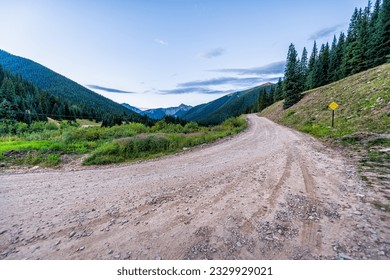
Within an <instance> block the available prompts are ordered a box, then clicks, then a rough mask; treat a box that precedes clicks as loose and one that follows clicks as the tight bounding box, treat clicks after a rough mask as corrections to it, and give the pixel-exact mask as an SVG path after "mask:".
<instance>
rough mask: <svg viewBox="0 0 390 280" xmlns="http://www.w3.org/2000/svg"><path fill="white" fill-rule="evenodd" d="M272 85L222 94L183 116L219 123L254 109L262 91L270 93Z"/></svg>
mask: <svg viewBox="0 0 390 280" xmlns="http://www.w3.org/2000/svg"><path fill="white" fill-rule="evenodd" d="M272 87H273V85H272V84H270V83H267V84H264V85H262V86H258V87H255V88H251V89H248V90H244V91H240V92H235V93H232V94H228V95H225V96H222V97H221V98H218V99H216V100H214V101H211V102H209V103H206V104H201V105H198V106H195V107H193V108H192V109H191V110H189V111H188V112H187V113H185V114H184V115H183V116H182V118H183V119H185V120H190V121H196V122H199V123H202V124H206V125H210V124H219V123H221V122H223V121H224V120H226V119H228V118H230V117H235V116H239V115H241V114H243V113H247V112H250V111H251V110H253V108H254V107H256V106H257V105H256V102H258V99H259V96H261V93H267V95H268V94H269V92H270V91H271V88H272ZM259 94H260V95H259Z"/></svg>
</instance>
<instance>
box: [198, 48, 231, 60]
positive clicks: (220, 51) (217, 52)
mask: <svg viewBox="0 0 390 280" xmlns="http://www.w3.org/2000/svg"><path fill="white" fill-rule="evenodd" d="M224 53H225V49H224V48H215V49H212V50H208V51H207V52H204V53H201V54H199V56H200V57H201V58H206V59H211V58H214V57H217V56H221V55H223V54H224Z"/></svg>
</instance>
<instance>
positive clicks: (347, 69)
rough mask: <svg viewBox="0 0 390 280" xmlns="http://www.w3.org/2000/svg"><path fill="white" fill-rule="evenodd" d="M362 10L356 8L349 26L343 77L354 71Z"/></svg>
mask: <svg viewBox="0 0 390 280" xmlns="http://www.w3.org/2000/svg"><path fill="white" fill-rule="evenodd" d="M360 16H361V11H360V12H359V10H358V9H357V8H355V10H354V12H353V15H352V17H351V22H350V24H349V27H348V34H347V39H346V43H345V52H344V55H343V62H342V78H344V77H347V76H349V75H351V74H352V73H354V53H355V50H356V45H357V26H358V22H359V17H360Z"/></svg>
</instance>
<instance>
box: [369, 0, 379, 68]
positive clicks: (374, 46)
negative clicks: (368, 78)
mask: <svg viewBox="0 0 390 280" xmlns="http://www.w3.org/2000/svg"><path fill="white" fill-rule="evenodd" d="M380 11H381V0H376V2H375V5H374V10H373V12H372V13H371V17H370V24H369V27H368V28H369V34H370V38H369V41H368V51H367V67H368V68H372V67H375V66H378V65H379V64H380V62H379V59H378V55H377V54H378V53H379V52H380V50H379V48H380V21H379V15H380Z"/></svg>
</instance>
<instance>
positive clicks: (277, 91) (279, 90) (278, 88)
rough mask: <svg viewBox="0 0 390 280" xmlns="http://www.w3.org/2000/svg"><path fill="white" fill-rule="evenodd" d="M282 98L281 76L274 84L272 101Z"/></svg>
mask: <svg viewBox="0 0 390 280" xmlns="http://www.w3.org/2000/svg"><path fill="white" fill-rule="evenodd" d="M282 99H283V81H282V78H279V80H278V82H277V84H276V86H275V94H274V102H276V101H279V100H282Z"/></svg>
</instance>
